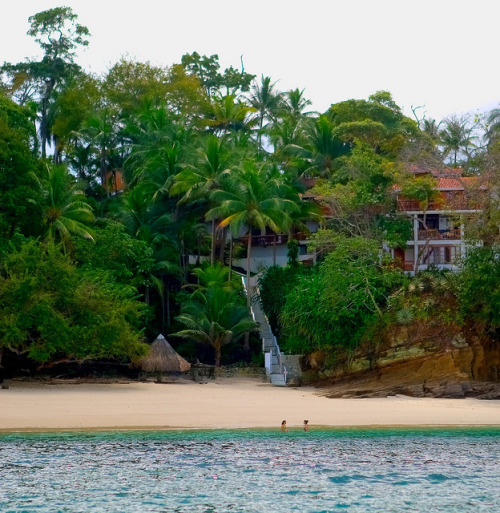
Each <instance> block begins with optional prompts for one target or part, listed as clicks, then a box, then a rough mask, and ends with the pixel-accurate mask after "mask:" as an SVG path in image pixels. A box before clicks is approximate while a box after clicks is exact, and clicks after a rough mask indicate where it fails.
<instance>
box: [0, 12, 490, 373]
mask: <svg viewBox="0 0 500 513" xmlns="http://www.w3.org/2000/svg"><path fill="white" fill-rule="evenodd" d="M29 23H30V29H29V31H28V35H29V36H31V37H33V38H34V39H35V41H36V42H37V43H38V45H39V47H40V52H41V53H40V56H39V57H38V58H32V59H27V60H25V61H23V62H19V63H4V64H3V65H2V66H1V67H0V237H1V238H2V247H1V252H0V305H1V309H0V358H1V352H2V349H3V348H9V349H11V350H13V351H16V352H18V353H21V354H25V355H26V354H27V355H29V356H30V357H31V358H33V359H35V360H38V361H44V362H45V361H49V360H51V359H53V358H59V357H65V358H75V359H84V358H90V357H104V356H106V357H115V358H118V359H126V360H130V359H133V358H135V357H137V356H138V355H140V354H141V353H142V351H143V350H144V347H145V346H144V345H143V342H144V341H145V340H147V339H153V338H155V337H156V335H157V334H158V332H162V333H165V334H167V335H168V334H170V333H172V332H178V333H182V336H183V337H184V338H186V337H187V338H186V340H189V341H191V342H193V343H194V341H201V342H203V343H205V344H208V345H209V346H210V347H212V348H213V349H214V350H215V356H216V358H215V359H216V361H217V362H218V363H219V362H220V358H221V354H222V348H223V347H225V348H226V349H227V348H229V347H233V345H232V344H233V343H234V344H238V343H239V342H237V341H239V340H240V337H241V336H242V334H243V333H248V331H249V330H250V329H251V328H252V326H253V325H252V323H251V321H250V320H249V318H248V306H249V304H250V300H251V298H250V295H248V296H247V307H245V305H244V303H243V304H241V302H242V301H243V298H242V292H241V291H240V290H239V289H238V287H236V286H234V284H233V281H232V280H230V279H229V276H227V275H226V274H227V271H223V270H221V269H223V267H218V266H217V265H215V264H216V262H217V261H218V262H220V263H221V265H222V266H223V265H224V264H228V263H229V264H230V265H231V259H232V258H233V256H234V252H235V251H236V252H238V251H239V252H240V254H245V255H246V257H247V264H246V268H247V269H246V270H247V275H248V276H250V274H251V270H250V264H251V260H252V255H253V252H254V247H253V238H252V236H254V237H255V236H257V237H259V236H264V235H267V236H270V237H274V240H276V234H282V235H284V236H286V238H287V239H288V240H289V244H290V250H291V252H290V255H292V249H294V251H295V256H294V257H293V258H292V259H291V265H290V266H289V267H287V268H286V269H280V268H277V267H272V268H271V269H269V270H268V271H267V273H266V274H265V276H264V278H263V279H262V280H261V283H260V286H261V290H262V293H263V302H264V305H265V308H266V310H267V312H268V315H269V316H270V318H271V322H272V323H273V324H274V325H275V326H277V327H278V328H279V334H280V336H281V337H283V338H284V339H285V340H286V341H287V342H286V343H287V347H288V349H289V350H293V351H308V350H310V349H314V348H316V347H329V348H331V347H345V348H351V347H354V346H355V345H356V344H357V343H358V342H359V341H360V340H362V339H363V337H366V336H367V334H368V333H370V330H373V329H375V328H374V327H376V326H378V325H379V323H382V324H383V323H384V322H393V321H394V319H393V318H392V317H391V316H392V312H396V311H402V312H404V311H407V312H408V311H410V310H412V308H413V307H414V306H415V305H413V306H412V304H410V303H411V301H410V299H409V297H410V296H409V295H405V294H406V292H407V289H404V287H403V289H404V290H405V291H406V292H405V293H404V294H403V293H401V294H400V296H397V294H396V295H394V294H395V293H394V291H395V290H398V287H400V286H401V285H402V281H404V280H403V278H402V276H401V274H400V273H399V272H398V271H396V270H394V269H393V268H392V267H391V266H390V265H386V262H385V257H382V254H383V253H384V249H387V248H396V247H403V246H404V243H405V241H407V240H408V239H409V230H410V229H411V224H410V221H409V220H408V218H404V217H402V216H399V215H398V213H397V209H396V205H395V201H394V188H395V186H396V184H397V185H398V186H399V187H400V188H401V190H402V191H403V192H404V193H405V195H407V196H408V197H411V198H414V199H417V200H420V201H422V202H424V203H425V202H427V203H429V202H431V201H432V200H434V199H435V191H434V188H433V185H434V182H433V181H432V179H426V178H424V179H417V180H415V179H414V178H415V177H414V175H413V174H412V173H411V172H410V171H411V170H412V169H414V168H415V167H417V168H422V169H426V168H439V169H441V168H443V166H444V165H445V164H448V165H450V164H453V165H456V166H461V167H463V169H464V170H465V172H466V173H469V174H475V175H484V176H488V178H489V182H488V187H489V190H491V194H487V195H485V194H482V196H478V197H480V198H481V201H482V202H483V205H484V214H483V215H478V216H477V222H476V224H475V227H474V233H473V235H474V238H475V239H481V240H484V241H485V243H486V244H487V245H488V246H489V247H495V246H494V245H495V244H498V238H499V237H498V216H499V212H500V209H499V208H498V198H499V197H500V194H499V190H500V178H499V173H498V169H500V165H499V155H500V150H499V148H500V145H499V141H500V137H499V133H500V123H499V119H500V115H499V113H498V111H497V110H494V111H492V112H491V113H490V114H489V115H488V116H487V118H488V119H487V120H486V119H485V120H481V119H479V118H478V119H475V120H474V121H472V120H469V119H466V118H454V119H448V120H443V122H441V123H436V122H435V121H434V120H428V119H424V120H418V121H416V120H412V119H410V118H408V117H407V116H405V115H404V114H403V112H402V110H401V109H400V107H399V106H398V105H396V103H395V102H394V100H393V99H392V97H391V95H390V93H389V92H387V91H378V92H376V93H374V94H373V95H371V96H370V97H369V98H368V99H366V100H365V99H350V100H346V101H342V102H339V103H336V104H333V105H332V106H331V108H329V109H328V111H327V112H324V113H316V112H311V111H309V110H308V109H309V108H310V105H311V102H310V100H309V99H307V98H306V97H305V95H304V91H301V90H299V89H292V90H289V91H280V90H278V83H277V82H274V81H273V80H272V79H271V78H270V77H267V76H261V77H260V79H257V80H256V79H255V77H256V75H253V74H249V73H247V72H246V71H244V70H243V69H241V70H238V69H236V68H234V67H232V66H229V67H228V68H226V69H224V70H222V69H221V68H220V64H219V57H218V55H211V56H204V55H199V54H198V53H196V52H193V53H191V54H186V55H184V56H182V57H180V62H178V63H174V64H172V65H170V66H168V67H166V66H165V67H163V66H155V65H152V64H151V63H149V62H135V61H133V60H130V59H126V58H123V59H121V60H120V61H119V62H117V63H115V64H114V65H112V66H111V67H110V69H109V70H108V71H107V72H105V73H104V74H102V75H100V76H97V75H93V74H90V73H87V72H86V71H85V70H83V69H82V68H81V67H80V66H79V65H78V64H77V56H78V50H79V49H80V48H82V47H85V46H87V44H89V39H90V31H89V29H88V28H87V27H85V26H82V25H80V24H79V23H78V17H77V15H76V14H75V13H73V11H72V10H71V9H70V8H68V7H56V8H54V9H49V10H47V11H42V12H40V13H38V14H35V15H34V16H32V17H31V18H30V19H29ZM482 121H484V123H483V124H482V125H481V123H482ZM486 121H487V123H486ZM320 211H321V212H322V214H324V216H321V215H320ZM313 222H315V223H316V224H317V225H318V224H319V225H320V229H319V230H318V231H317V233H316V234H315V235H314V236H313V237H311V243H310V246H309V249H311V250H314V251H316V256H317V260H318V261H319V263H318V264H317V265H316V266H315V267H313V268H308V269H306V268H303V267H302V266H300V265H299V264H298V261H297V257H298V250H299V248H298V244H297V243H296V242H295V243H294V242H293V240H294V238H297V239H298V238H299V236H300V237H301V238H302V239H303V238H304V237H305V236H306V235H309V226H311V224H312V223H313ZM315 227H316V226H315ZM268 240H269V239H268ZM275 245H276V244H274V243H273V246H274V249H273V252H274V256H273V259H274V261H276V247H275ZM488 251H490V253H488ZM497 254H498V252H497V253H495V252H494V251H493V249H491V250H490V249H489V248H485V249H484V253H481V252H480V251H479V250H478V251H477V252H474V253H471V256H470V258H469V259H468V260H467V262H466V263H465V268H464V272H463V274H462V278H461V279H462V281H461V288H460V289H457V290H459V292H454V294H455V296H454V297H460V298H461V300H460V301H461V303H460V312H461V317H462V319H466V318H468V319H470V318H471V317H472V318H474V320H478V321H481V322H482V323H484V325H485V329H497V328H498V311H499V308H498V294H497V293H496V292H497V291H498V283H497V282H496V281H495V279H494V278H493V277H494V276H497V275H498V269H497V266H496V264H497V263H498V260H497V258H496V255H497ZM202 260H205V261H207V260H209V261H210V264H212V266H211V267H210V268H207V269H204V268H203V270H202V271H199V270H198V271H196V270H195V269H202V267H201V262H202ZM193 262H196V264H195V265H193ZM475 269H480V270H481V272H480V273H476V272H475ZM495 273H496V274H495ZM208 276H211V278H210V279H209V278H208ZM217 276H219V277H217ZM220 276H223V280H222V282H221V281H220ZM204 280H206V281H205V282H204ZM196 284H197V285H198V287H197V289H196V290H194V292H192V293H190V294H188V293H187V292H186V291H187V290H190V289H189V286H192V285H196ZM228 284H232V285H228ZM186 287H187V288H186ZM417 288H418V287H417ZM403 289H399V290H403ZM476 290H480V291H481V294H480V295H478V294H476V293H475V292H474V291H476ZM388 297H392V298H393V299H391V300H388ZM395 297H400V298H403V297H404V298H406V299H404V300H403V299H401V301H402V303H401V304H399V306H394V305H396V303H395V302H394V301H396V300H395V299H394V298H395ZM388 301H389V303H388ZM391 301H392V303H391ZM391 305H392V306H391ZM386 307H387V308H389V310H387V311H386ZM393 307H394V308H393ZM391 308H393V310H391ZM415 308H416V307H415ZM415 308H413V310H412V311H413V312H414V313H415V312H417V311H418V312H420V313H421V312H422V311H423V310H421V309H420V310H419V309H415ZM405 309H406V310H405ZM389 311H390V312H391V313H387V312H389ZM394 315H395V314H394ZM410 315H411V314H410ZM418 315H420V314H418ZM404 316H405V313H400V314H399V317H400V319H403V318H404ZM407 317H408V316H407ZM394 322H396V321H394ZM181 324H183V325H184V326H185V327H186V328H187V329H185V330H182V329H181V327H182V326H181ZM231 341H232V342H231ZM235 341H236V342H235ZM196 347H199V346H196ZM228 353H229V351H227V352H226V355H225V356H226V357H227V359H228V361H231V356H232V355H231V354H228ZM202 354H204V353H202ZM190 356H191V357H192V358H193V359H195V358H196V357H197V356H198V353H196V351H195V352H194V353H193V352H191V353H190ZM0 362H1V360H0Z"/></svg>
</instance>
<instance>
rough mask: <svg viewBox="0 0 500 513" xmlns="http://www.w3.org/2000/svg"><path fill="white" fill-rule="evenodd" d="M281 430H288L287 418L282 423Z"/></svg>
mask: <svg viewBox="0 0 500 513" xmlns="http://www.w3.org/2000/svg"><path fill="white" fill-rule="evenodd" d="M281 431H288V429H287V427H286V420H284V421H283V422H282V423H281Z"/></svg>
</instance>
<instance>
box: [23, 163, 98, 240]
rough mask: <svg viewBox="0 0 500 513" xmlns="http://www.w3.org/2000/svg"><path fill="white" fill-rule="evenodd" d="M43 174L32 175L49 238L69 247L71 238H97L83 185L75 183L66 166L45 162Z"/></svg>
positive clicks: (92, 215)
mask: <svg viewBox="0 0 500 513" xmlns="http://www.w3.org/2000/svg"><path fill="white" fill-rule="evenodd" d="M43 170H44V172H43V175H42V176H38V175H36V174H33V178H34V180H35V182H36V184H37V187H38V190H39V192H40V198H41V201H40V208H41V210H42V220H43V225H44V226H45V228H46V238H47V239H48V240H50V241H61V243H62V245H63V247H64V248H65V250H68V249H69V248H70V243H71V237H72V236H77V237H83V238H85V239H90V240H94V239H93V237H92V232H91V230H90V228H89V225H90V224H91V223H92V222H93V221H94V214H93V213H92V208H91V206H90V205H89V204H88V203H87V199H86V197H85V195H84V193H83V189H84V184H83V183H81V182H75V180H74V178H73V177H72V176H71V175H70V173H69V172H68V170H67V168H66V167H65V166H64V165H46V166H45V167H44V168H43Z"/></svg>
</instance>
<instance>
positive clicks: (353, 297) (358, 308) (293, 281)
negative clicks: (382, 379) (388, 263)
mask: <svg viewBox="0 0 500 513" xmlns="http://www.w3.org/2000/svg"><path fill="white" fill-rule="evenodd" d="M280 279H281V283H282V285H281V286H278V281H279V280H280ZM403 280H404V278H403V275H402V273H401V272H400V271H399V270H395V269H391V268H385V267H384V266H382V262H381V253H380V250H379V247H378V244H377V243H376V241H371V240H368V239H365V238H361V237H352V238H346V237H342V236H339V237H337V238H336V240H335V241H334V243H333V248H332V250H331V251H330V253H329V254H328V256H327V257H326V258H325V260H324V261H323V262H321V263H320V264H319V265H318V266H316V267H315V268H314V269H311V270H309V271H306V272H305V271H299V272H298V271H297V270H296V269H295V268H294V267H289V268H287V269H284V270H280V271H277V270H276V269H275V268H271V269H270V270H269V271H268V272H267V273H266V274H265V275H264V277H263V279H261V293H262V297H263V304H264V307H265V306H266V304H268V303H271V304H272V305H273V306H272V308H271V309H270V310H268V311H270V312H271V314H272V318H273V319H276V318H278V320H279V324H280V334H282V336H283V337H284V338H285V339H286V344H285V347H286V349H287V350H290V351H293V352H296V351H297V352H310V351H313V350H315V349H319V348H323V349H332V348H346V349H349V348H354V347H356V345H357V344H358V343H359V341H360V340H361V339H362V338H363V336H364V335H365V334H366V333H367V332H368V330H370V328H371V327H372V326H373V325H374V324H376V323H377V322H379V321H381V319H382V317H383V313H382V309H383V308H384V306H385V305H386V302H387V298H388V296H389V294H390V293H391V291H393V290H394V289H395V288H396V287H398V286H400V285H401V284H402V281H403ZM273 296H274V297H276V296H279V297H280V299H279V300H278V301H276V302H275V301H273Z"/></svg>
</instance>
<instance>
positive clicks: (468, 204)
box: [398, 198, 480, 212]
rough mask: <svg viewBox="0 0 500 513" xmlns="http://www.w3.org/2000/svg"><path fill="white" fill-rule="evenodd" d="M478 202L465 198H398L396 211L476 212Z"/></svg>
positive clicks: (478, 206)
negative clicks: (425, 199)
mask: <svg viewBox="0 0 500 513" xmlns="http://www.w3.org/2000/svg"><path fill="white" fill-rule="evenodd" d="M478 209H480V205H479V202H478V201H472V200H469V199H467V198H450V199H446V200H445V199H443V198H441V199H436V200H430V201H427V202H425V201H418V200H407V199H399V198H398V210H399V211H401V212H425V211H427V212H428V211H429V210H478Z"/></svg>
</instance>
